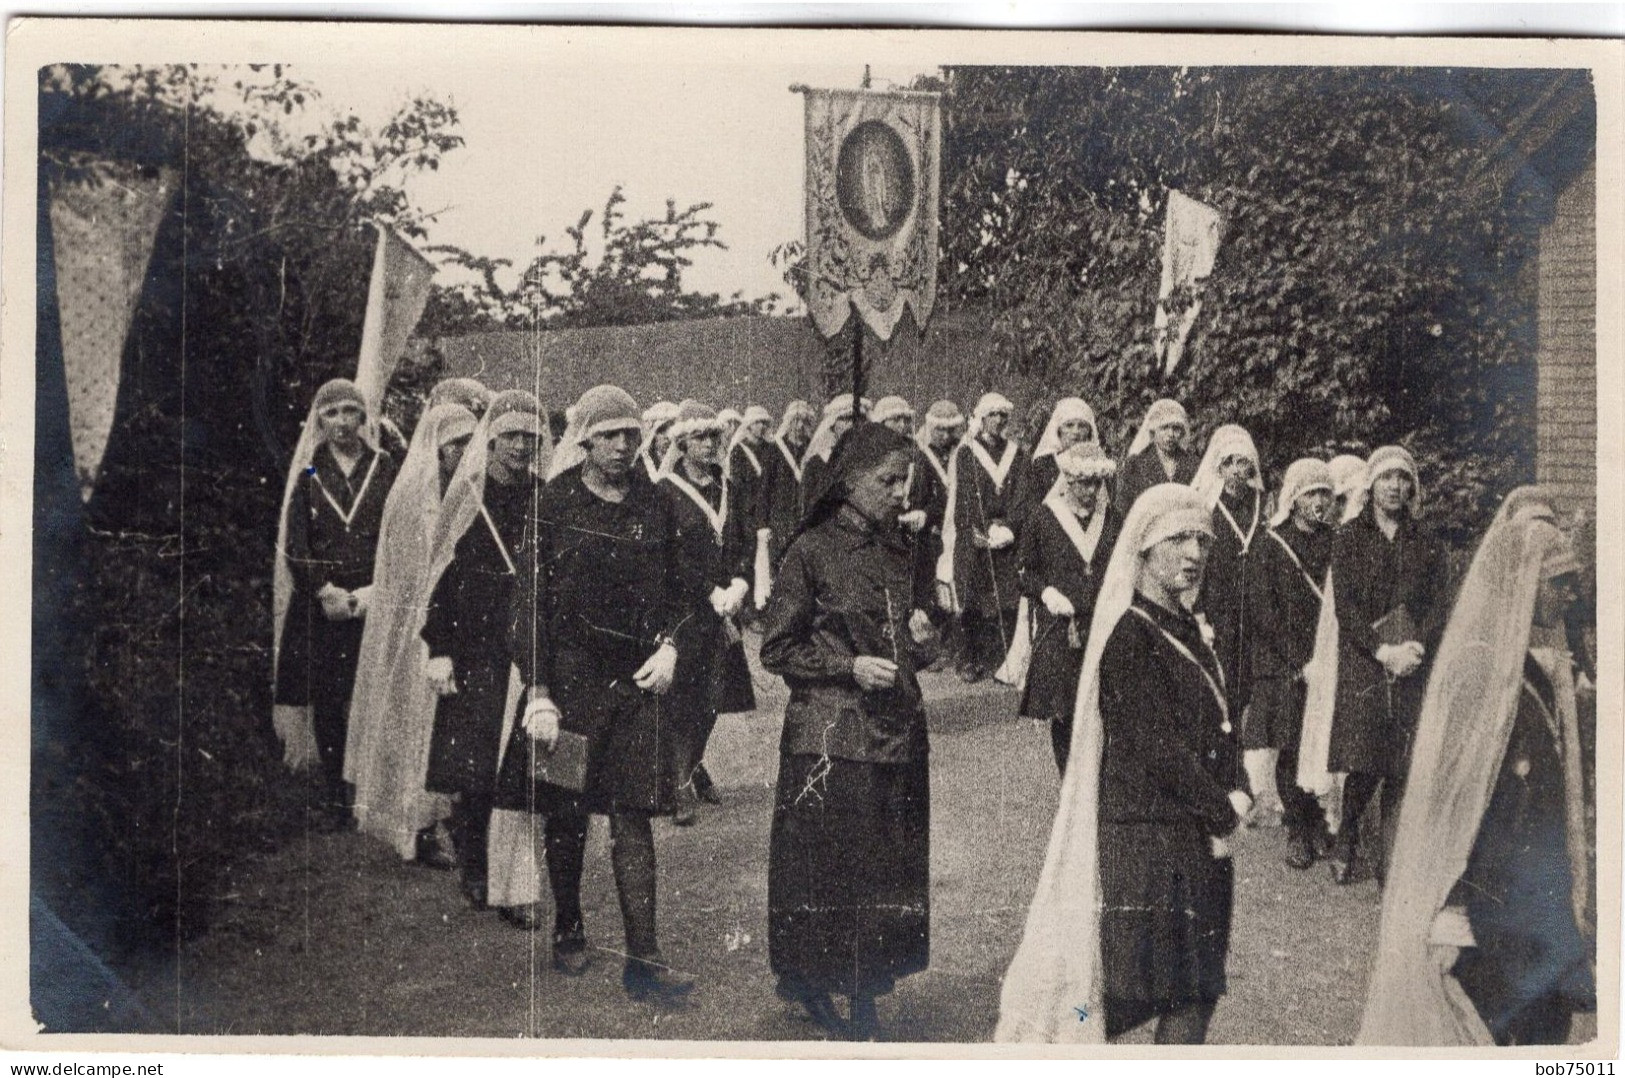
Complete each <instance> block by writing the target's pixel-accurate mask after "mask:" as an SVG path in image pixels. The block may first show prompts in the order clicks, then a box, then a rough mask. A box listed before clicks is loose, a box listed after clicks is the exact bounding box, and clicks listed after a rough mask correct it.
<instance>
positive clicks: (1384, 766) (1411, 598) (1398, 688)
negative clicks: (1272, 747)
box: [1328, 446, 1448, 883]
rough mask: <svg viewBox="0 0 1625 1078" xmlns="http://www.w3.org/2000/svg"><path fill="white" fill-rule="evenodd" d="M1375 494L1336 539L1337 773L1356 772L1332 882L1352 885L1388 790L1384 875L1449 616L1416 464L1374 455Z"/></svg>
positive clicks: (1333, 752)
mask: <svg viewBox="0 0 1625 1078" xmlns="http://www.w3.org/2000/svg"><path fill="white" fill-rule="evenodd" d="M1370 471H1371V498H1370V501H1369V503H1368V504H1367V505H1366V507H1365V509H1364V511H1363V512H1361V513H1360V515H1359V516H1358V517H1356V518H1354V519H1353V520H1352V521H1350V522H1349V523H1347V524H1345V525H1344V526H1343V527H1342V528H1341V529H1340V530H1339V531H1338V533H1337V535H1336V537H1335V538H1334V539H1333V540H1332V577H1333V579H1334V580H1335V581H1336V590H1335V595H1336V600H1335V601H1336V604H1337V609H1336V613H1337V631H1338V636H1337V639H1338V654H1337V699H1336V705H1335V709H1334V711H1333V714H1332V731H1331V748H1330V752H1329V755H1328V764H1329V768H1330V770H1331V771H1334V772H1335V771H1346V772H1348V776H1349V777H1348V780H1347V782H1346V783H1345V785H1344V789H1343V823H1342V827H1341V828H1340V829H1339V831H1338V834H1337V844H1336V846H1335V847H1334V848H1333V850H1332V857H1331V860H1332V877H1333V879H1334V880H1336V881H1337V882H1338V883H1348V882H1349V881H1350V880H1351V879H1352V866H1353V862H1354V857H1355V853H1356V851H1357V849H1358V842H1359V830H1360V828H1359V823H1360V816H1361V814H1362V813H1363V812H1364V811H1365V808H1366V806H1367V805H1369V804H1370V802H1371V799H1372V798H1373V797H1374V796H1376V793H1377V790H1378V788H1379V787H1381V789H1382V802H1381V809H1382V816H1381V834H1380V835H1379V844H1378V851H1377V856H1375V857H1374V858H1373V862H1374V864H1375V867H1376V871H1377V874H1378V879H1379V880H1380V879H1381V878H1382V873H1383V870H1384V868H1385V866H1386V863H1387V849H1388V847H1389V845H1390V839H1391V836H1392V831H1393V828H1394V826H1395V825H1397V823H1398V821H1399V803H1400V799H1401V798H1402V797H1403V795H1404V784H1405V773H1406V769H1407V767H1408V766H1409V761H1410V741H1411V734H1412V732H1413V729H1414V727H1415V723H1416V712H1417V708H1418V707H1420V706H1421V702H1422V689H1423V687H1424V686H1425V685H1426V684H1427V675H1428V669H1429V658H1430V656H1432V654H1433V650H1434V648H1435V646H1436V645H1437V644H1438V639H1439V633H1440V631H1441V630H1442V628H1443V624H1444V618H1445V615H1446V614H1447V613H1448V607H1447V605H1446V592H1445V585H1446V581H1445V562H1444V557H1443V554H1442V553H1441V551H1440V549H1439V545H1438V543H1437V541H1435V539H1434V538H1433V536H1432V535H1431V534H1430V533H1429V532H1428V531H1427V530H1426V529H1425V528H1424V527H1423V526H1422V525H1421V524H1420V523H1419V522H1418V521H1417V519H1416V510H1415V507H1416V505H1417V502H1418V499H1419V494H1418V491H1419V485H1418V483H1417V477H1416V464H1415V462H1414V461H1412V460H1411V455H1410V454H1409V453H1407V452H1406V451H1405V450H1403V449H1401V448H1399V447H1398V446H1385V447H1383V448H1382V449H1379V450H1377V451H1376V452H1375V453H1373V454H1371V461H1370Z"/></svg>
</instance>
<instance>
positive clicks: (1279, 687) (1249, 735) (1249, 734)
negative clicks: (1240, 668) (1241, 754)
mask: <svg viewBox="0 0 1625 1078" xmlns="http://www.w3.org/2000/svg"><path fill="white" fill-rule="evenodd" d="M1304 694H1305V689H1304V684H1303V682H1302V681H1299V680H1298V679H1297V678H1286V677H1261V678H1258V679H1257V680H1255V681H1254V682H1253V698H1252V703H1250V704H1249V705H1248V706H1247V715H1246V721H1245V722H1244V723H1242V727H1241V747H1242V748H1244V749H1285V750H1295V749H1296V748H1297V747H1298V742H1299V741H1300V740H1301V739H1302V737H1303V706H1304Z"/></svg>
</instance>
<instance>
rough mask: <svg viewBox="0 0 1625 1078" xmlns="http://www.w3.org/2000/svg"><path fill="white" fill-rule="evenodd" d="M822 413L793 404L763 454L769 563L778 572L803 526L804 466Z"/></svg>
mask: <svg viewBox="0 0 1625 1078" xmlns="http://www.w3.org/2000/svg"><path fill="white" fill-rule="evenodd" d="M817 418H818V413H816V412H814V411H813V407H812V405H810V404H808V403H807V402H806V401H802V400H796V401H791V402H790V403H789V404H788V405H786V406H785V409H784V416H783V418H782V419H780V420H779V429H778V431H777V432H776V433H775V434H774V435H773V438H772V441H771V442H770V443H769V444H768V445H767V447H766V449H764V450H763V460H762V470H763V473H764V474H763V480H762V485H763V487H764V490H763V497H764V499H765V500H766V504H767V526H768V527H769V528H770V529H772V534H771V535H770V536H769V537H768V543H767V552H768V560H769V562H770V563H771V564H772V568H773V570H774V571H775V572H776V571H777V570H778V567H779V562H780V560H782V559H783V557H784V552H785V551H786V550H788V549H789V548H790V540H791V539H792V538H793V537H794V536H795V533H796V526H797V525H798V524H799V523H800V522H801V515H802V509H803V508H804V507H803V506H802V504H801V494H802V487H801V462H802V460H803V459H804V458H805V457H806V455H807V444H808V440H809V439H811V438H812V432H813V423H814V422H815V421H816V420H817Z"/></svg>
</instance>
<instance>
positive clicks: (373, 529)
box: [276, 445, 397, 711]
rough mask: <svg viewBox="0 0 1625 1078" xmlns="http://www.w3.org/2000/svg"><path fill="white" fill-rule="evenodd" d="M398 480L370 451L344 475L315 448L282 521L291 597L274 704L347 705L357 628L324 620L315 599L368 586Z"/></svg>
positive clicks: (380, 455)
mask: <svg viewBox="0 0 1625 1078" xmlns="http://www.w3.org/2000/svg"><path fill="white" fill-rule="evenodd" d="M396 474H397V468H396V465H395V461H394V458H392V457H391V456H390V455H389V454H388V453H384V452H381V451H377V450H373V449H370V448H369V449H364V450H363V452H362V455H361V457H360V459H359V460H358V461H357V462H356V466H355V470H354V471H353V472H352V473H351V474H350V475H348V476H346V475H345V474H344V471H343V469H341V468H340V467H339V464H338V460H337V459H336V458H335V457H334V456H333V453H332V450H330V449H328V447H327V446H326V445H319V446H317V447H316V452H315V455H314V456H313V457H312V460H311V470H309V471H307V472H306V473H305V474H303V475H301V476H300V477H299V479H298V481H297V482H296V483H295V484H294V488H293V495H292V497H291V498H290V500H289V502H288V517H287V557H288V568H289V570H290V573H291V575H292V577H293V592H292V594H291V595H290V597H289V601H288V612H287V617H286V619H285V620H284V622H283V625H282V640H281V642H280V647H279V655H278V662H277V683H276V702H277V703H279V704H287V705H292V706H295V707H303V706H306V705H313V704H314V705H318V706H319V705H320V704H321V703H323V700H321V699H318V698H325V697H331V696H332V695H333V694H334V693H339V694H341V695H342V696H343V697H344V699H345V700H346V701H347V700H348V698H349V692H350V688H351V686H352V684H353V682H354V678H355V669H354V665H355V653H356V650H357V648H358V647H359V645H360V640H361V631H362V622H361V620H360V619H347V620H343V621H329V620H328V619H327V617H326V615H325V614H323V613H322V605H321V602H320V600H318V599H317V598H316V593H317V592H318V591H320V590H321V589H322V587H323V585H325V584H332V585H333V586H334V587H337V588H343V589H344V590H346V591H354V590H355V589H356V588H359V587H363V586H365V585H367V584H370V583H372V565H373V559H374V557H375V556H376V554H377V552H378V533H379V530H380V529H381V527H382V525H383V519H384V502H385V501H386V500H387V499H388V498H389V488H390V487H391V486H393V485H394V483H395V476H396ZM352 637H353V638H354V639H353V640H351V638H352ZM346 656H347V662H346V661H345V657H346ZM346 671H348V673H347V674H346ZM338 707H339V709H340V710H341V711H342V710H343V708H344V704H342V703H341V704H339V705H338Z"/></svg>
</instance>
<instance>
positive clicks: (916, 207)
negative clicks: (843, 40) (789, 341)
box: [794, 87, 942, 341]
mask: <svg viewBox="0 0 1625 1078" xmlns="http://www.w3.org/2000/svg"><path fill="white" fill-rule="evenodd" d="M794 89H797V90H800V92H801V93H802V94H804V95H805V98H806V110H807V177H806V200H807V237H806V242H807V250H806V259H805V263H804V268H805V270H806V280H807V294H806V300H807V307H808V310H809V311H810V312H811V314H812V319H813V324H814V325H816V326H817V327H818V331H819V332H820V333H822V334H823V335H824V336H825V337H833V336H834V335H835V334H836V333H839V332H840V330H841V328H842V327H843V326H844V325H846V320H847V317H848V315H849V314H850V313H851V311H852V310H853V309H854V308H855V309H856V310H857V312H858V314H859V316H860V317H861V318H862V319H863V321H864V322H865V323H866V324H867V325H868V326H869V328H870V329H872V330H873V331H874V333H875V335H876V336H877V337H879V338H880V339H881V340H883V341H885V340H890V339H891V335H892V330H893V329H895V328H896V326H897V320H898V319H899V318H901V317H902V314H903V309H904V308H905V307H910V308H912V309H913V311H914V321H915V323H916V324H917V325H921V326H923V325H925V321H926V319H927V318H929V317H930V315H931V307H932V304H933V303H934V301H935V299H936V287H937V205H938V193H939V190H938V189H939V163H940V160H941V156H942V113H941V105H940V95H938V94H934V93H916V92H905V91H886V92H880V91H869V90H814V89H809V88H805V87H795V88H794Z"/></svg>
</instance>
